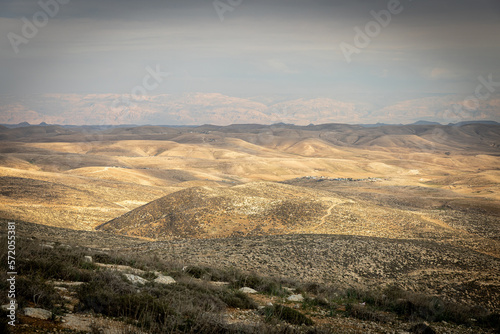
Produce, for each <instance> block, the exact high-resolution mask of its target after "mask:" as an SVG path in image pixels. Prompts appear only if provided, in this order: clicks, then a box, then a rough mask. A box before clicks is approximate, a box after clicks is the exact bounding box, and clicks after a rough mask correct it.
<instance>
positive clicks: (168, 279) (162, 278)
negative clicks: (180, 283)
mask: <svg viewBox="0 0 500 334" xmlns="http://www.w3.org/2000/svg"><path fill="white" fill-rule="evenodd" d="M154 282H155V283H159V284H174V283H175V279H173V278H172V277H170V276H163V275H159V276H158V277H157V278H155V279H154Z"/></svg>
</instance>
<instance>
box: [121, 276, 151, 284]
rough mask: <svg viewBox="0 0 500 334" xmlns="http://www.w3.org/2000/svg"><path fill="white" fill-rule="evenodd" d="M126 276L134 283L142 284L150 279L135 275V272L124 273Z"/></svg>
mask: <svg viewBox="0 0 500 334" xmlns="http://www.w3.org/2000/svg"><path fill="white" fill-rule="evenodd" d="M124 275H125V277H126V278H127V279H128V280H129V281H130V282H132V283H134V284H141V285H144V284H146V283H147V282H148V280H146V279H144V278H142V277H140V276H137V275H133V274H124Z"/></svg>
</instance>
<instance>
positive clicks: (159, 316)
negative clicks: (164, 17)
mask: <svg viewBox="0 0 500 334" xmlns="http://www.w3.org/2000/svg"><path fill="white" fill-rule="evenodd" d="M20 244H21V245H22V247H20V257H22V258H23V261H22V262H20V266H19V271H20V272H21V273H22V275H21V276H20V277H19V278H18V280H17V283H18V291H19V294H18V296H19V305H20V307H21V308H22V307H25V306H37V307H42V308H45V309H49V310H51V311H52V312H53V313H54V315H55V316H60V315H63V314H64V313H65V312H66V308H65V303H64V301H63V300H62V298H61V297H60V296H59V294H58V293H57V292H56V291H55V290H54V285H52V284H51V283H50V282H51V281H52V280H61V279H62V280H64V281H72V280H73V279H80V278H84V279H85V280H84V283H83V284H80V285H77V286H75V287H73V288H72V291H74V292H75V293H76V297H77V298H78V300H79V303H78V305H76V308H75V311H76V312H92V314H96V315H97V314H101V315H104V316H107V317H112V318H115V319H122V320H124V321H126V322H128V323H130V324H133V325H134V326H135V327H136V328H137V329H138V330H146V331H149V332H155V333H172V332H183V333H184V332H185V333H254V332H256V331H257V329H258V330H260V331H261V332H262V333H285V332H286V333H288V331H285V330H284V328H287V327H286V325H283V326H281V327H280V328H277V327H276V325H277V324H278V323H280V322H283V323H286V324H289V325H291V326H302V325H305V326H308V327H310V328H311V329H310V330H309V332H310V333H322V332H323V331H324V328H323V327H312V326H314V321H313V320H312V319H311V317H310V315H311V314H312V315H315V316H318V314H323V316H322V317H323V318H324V317H327V318H328V317H331V318H332V319H335V317H338V316H343V317H348V318H352V319H360V320H366V321H371V322H375V323H380V324H387V323H389V322H393V321H396V319H399V321H407V322H409V323H410V322H415V321H429V322H438V321H447V322H450V323H455V324H462V325H466V326H480V327H483V328H497V329H498V328H499V327H498V326H499V316H498V314H494V313H490V312H488V311H486V310H485V309H482V308H470V307H465V306H462V305H458V304H453V303H448V302H443V301H442V300H440V299H439V298H437V297H433V296H425V295H422V294H416V293H411V292H408V291H404V290H402V289H401V288H399V287H397V286H387V287H386V288H384V289H382V290H377V291H373V290H369V291H365V290H359V289H354V288H350V289H341V288H338V287H334V286H327V285H324V284H319V283H314V282H313V283H305V284H302V283H300V282H297V281H292V280H287V281H286V282H285V281H280V280H278V279H276V278H269V277H265V276H261V275H258V274H256V273H244V272H241V271H239V270H237V269H235V268H228V269H223V268H215V267H208V266H205V267H200V266H189V267H187V268H184V271H182V270H179V268H178V265H176V264H174V263H168V262H165V261H161V260H160V259H158V258H157V257H156V256H155V255H152V256H145V255H139V254H137V255H131V254H123V253H122V254H120V255H114V254H113V253H108V254H106V255H103V253H102V252H100V251H89V250H84V249H81V248H79V247H68V246H65V245H54V246H52V248H51V247H47V245H45V244H40V242H39V241H37V240H35V241H33V240H29V239H21V242H20ZM85 255H91V256H92V257H93V258H94V259H100V261H103V262H106V263H108V264H121V265H130V264H133V265H134V268H138V267H141V268H144V269H145V270H149V271H144V272H143V273H142V274H141V275H142V277H143V278H146V279H149V283H147V284H145V285H135V284H134V283H132V282H130V281H128V280H127V279H126V278H125V277H124V276H123V275H122V274H121V273H120V272H119V271H116V270H109V269H105V268H101V267H100V266H97V265H96V264H94V263H88V262H84V261H83V258H84V256H85ZM45 258H50V259H52V261H51V263H50V264H49V262H45V261H43V259H45ZM61 268H62V270H66V271H68V273H69V274H64V275H63V276H61V273H60V272H59V271H58V269H61ZM158 271H160V272H163V273H166V274H170V273H175V276H176V277H177V283H175V284H171V285H162V284H158V283H154V282H152V280H153V279H154V278H156V277H157V274H155V272H158ZM213 281H224V282H228V284H227V285H220V286H219V285H214V284H212V283H211V282H213ZM284 283H286V284H287V286H288V287H290V286H292V287H294V288H295V291H296V292H302V293H304V294H306V298H305V300H304V301H303V302H301V306H300V308H298V309H295V308H293V307H291V306H292V305H289V306H288V305H286V304H285V305H284V304H275V305H272V306H266V307H263V308H262V309H260V310H259V312H258V314H261V315H262V317H263V318H262V323H260V324H257V327H255V326H254V327H247V326H246V325H244V324H241V325H238V326H236V325H234V324H233V325H230V324H228V323H226V321H225V320H224V314H225V312H226V310H228V309H235V310H249V311H251V312H256V310H257V308H258V304H257V303H256V302H255V301H254V300H253V299H252V298H251V297H250V296H249V295H247V294H245V293H243V292H240V291H238V288H239V287H242V286H247V287H254V288H255V289H258V291H259V292H260V293H261V294H263V295H264V296H265V295H266V294H267V295H269V296H270V297H273V298H282V300H283V301H284V302H286V299H285V297H286V296H287V295H289V294H290V292H289V291H288V290H285V289H284V288H283V284H284ZM275 289H277V290H275ZM276 292H278V293H276ZM3 298H5V297H3ZM273 328H274V329H273ZM298 328H301V327H297V328H295V329H294V328H293V327H291V328H290V329H289V332H291V333H294V332H297V333H299V332H301V331H300V330H298Z"/></svg>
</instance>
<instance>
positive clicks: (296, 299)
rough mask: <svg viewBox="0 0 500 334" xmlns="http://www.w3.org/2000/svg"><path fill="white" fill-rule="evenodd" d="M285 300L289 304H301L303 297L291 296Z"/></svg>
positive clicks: (299, 295)
mask: <svg viewBox="0 0 500 334" xmlns="http://www.w3.org/2000/svg"><path fill="white" fill-rule="evenodd" d="M286 300H288V301H291V302H301V301H303V300H304V297H302V295H301V294H298V295H291V296H290V297H288V298H287V299H286Z"/></svg>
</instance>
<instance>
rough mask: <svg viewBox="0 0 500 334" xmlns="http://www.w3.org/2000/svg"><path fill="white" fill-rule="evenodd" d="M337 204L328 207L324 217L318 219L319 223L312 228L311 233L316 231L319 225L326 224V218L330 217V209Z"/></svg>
mask: <svg viewBox="0 0 500 334" xmlns="http://www.w3.org/2000/svg"><path fill="white" fill-rule="evenodd" d="M338 204H339V203H333V204H332V205H330V207H329V208H328V209H327V210H326V215H324V216H323V217H321V218H320V219H319V220H320V223H319V224H318V225H316V226H315V227H314V228H313V231H314V230H317V229H318V228H319V227H320V226H321V225H323V224H324V223H325V222H326V218H327V217H329V216H331V215H332V209H333V208H334V207H335V206H337V205H338Z"/></svg>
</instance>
